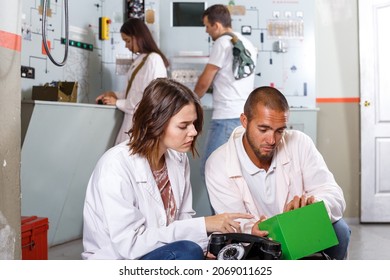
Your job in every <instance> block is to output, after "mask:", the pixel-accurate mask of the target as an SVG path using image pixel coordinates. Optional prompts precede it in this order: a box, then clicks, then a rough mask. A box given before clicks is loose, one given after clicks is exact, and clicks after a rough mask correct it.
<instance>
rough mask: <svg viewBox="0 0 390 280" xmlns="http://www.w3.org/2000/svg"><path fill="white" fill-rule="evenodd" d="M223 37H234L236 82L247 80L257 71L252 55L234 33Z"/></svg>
mask: <svg viewBox="0 0 390 280" xmlns="http://www.w3.org/2000/svg"><path fill="white" fill-rule="evenodd" d="M223 35H229V36H231V37H232V39H231V42H232V44H233V75H234V78H235V79H236V80H240V79H242V78H246V77H248V76H250V75H251V74H252V73H253V72H254V71H255V64H254V62H253V60H252V58H251V53H250V52H249V51H248V50H247V49H246V48H245V47H244V44H243V43H242V41H241V40H240V39H238V37H237V36H236V35H235V34H234V33H232V32H225V33H223V34H222V35H221V36H223Z"/></svg>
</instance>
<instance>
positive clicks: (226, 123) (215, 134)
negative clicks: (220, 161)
mask: <svg viewBox="0 0 390 280" xmlns="http://www.w3.org/2000/svg"><path fill="white" fill-rule="evenodd" d="M240 125H241V122H240V119H239V118H236V119H217V120H214V119H212V120H211V121H210V127H209V130H208V132H207V136H206V141H205V150H204V153H203V156H202V167H201V168H202V170H201V174H202V176H203V177H204V168H205V164H206V160H207V158H208V157H209V156H210V155H211V153H212V152H214V151H215V150H216V149H217V148H218V147H219V146H221V145H222V144H224V143H226V142H227V140H229V137H230V135H231V134H232V132H233V130H234V129H235V128H236V127H237V126H240Z"/></svg>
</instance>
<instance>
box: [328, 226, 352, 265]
mask: <svg viewBox="0 0 390 280" xmlns="http://www.w3.org/2000/svg"><path fill="white" fill-rule="evenodd" d="M333 229H334V231H335V232H336V236H337V239H338V240H339V244H338V245H336V246H333V247H330V248H328V249H326V250H324V252H325V254H327V255H328V256H329V257H330V258H332V259H336V260H343V259H345V258H346V257H347V252H348V245H349V239H350V236H351V230H350V228H349V226H348V225H347V223H346V222H345V221H344V220H343V219H340V220H338V221H337V222H335V223H333Z"/></svg>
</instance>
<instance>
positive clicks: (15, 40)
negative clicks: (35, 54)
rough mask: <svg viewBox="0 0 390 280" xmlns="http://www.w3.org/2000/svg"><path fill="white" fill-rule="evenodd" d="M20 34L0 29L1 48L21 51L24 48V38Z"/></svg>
mask: <svg viewBox="0 0 390 280" xmlns="http://www.w3.org/2000/svg"><path fill="white" fill-rule="evenodd" d="M21 38H22V37H21V36H20V35H16V34H13V33H9V32H5V31H2V30H0V48H6V49H10V50H14V51H17V52H20V51H21V49H22V40H21Z"/></svg>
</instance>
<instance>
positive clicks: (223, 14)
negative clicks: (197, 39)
mask: <svg viewBox="0 0 390 280" xmlns="http://www.w3.org/2000/svg"><path fill="white" fill-rule="evenodd" d="M206 16H207V20H208V21H209V23H210V24H211V25H214V24H215V23H217V22H219V23H220V24H222V26H223V27H226V28H231V27H232V18H231V16H230V12H229V10H228V8H227V7H226V6H225V5H221V4H216V5H212V6H210V7H208V8H207V9H206V10H205V11H204V12H203V16H202V18H205V17H206Z"/></svg>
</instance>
